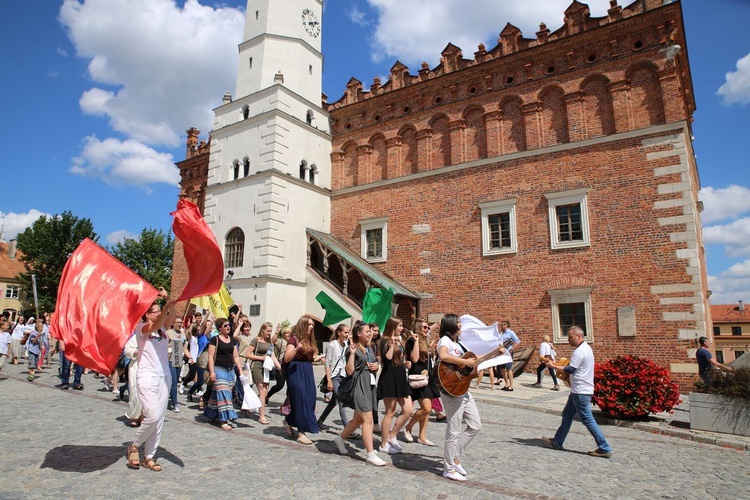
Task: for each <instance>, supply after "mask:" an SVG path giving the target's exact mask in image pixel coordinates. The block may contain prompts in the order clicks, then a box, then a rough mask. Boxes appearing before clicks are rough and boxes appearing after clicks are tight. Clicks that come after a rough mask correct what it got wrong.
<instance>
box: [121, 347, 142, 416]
mask: <svg viewBox="0 0 750 500" xmlns="http://www.w3.org/2000/svg"><path fill="white" fill-rule="evenodd" d="M125 356H127V357H128V358H130V363H128V394H129V396H128V411H127V412H125V416H126V417H127V418H128V420H129V421H130V426H131V427H139V426H140V425H141V421H142V420H143V407H142V406H141V398H140V397H139V396H138V337H137V336H136V335H133V336H132V337H130V339H129V340H128V341H127V342H126V343H125Z"/></svg>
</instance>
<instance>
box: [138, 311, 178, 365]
mask: <svg viewBox="0 0 750 500" xmlns="http://www.w3.org/2000/svg"><path fill="white" fill-rule="evenodd" d="M145 325H146V324H145V323H140V324H139V325H138V326H136V327H135V334H136V337H137V339H138V378H141V377H164V376H166V375H167V374H169V375H170V377H171V373H170V370H169V354H168V353H167V349H168V348H169V338H168V337H167V334H166V333H164V331H163V330H161V332H162V334H161V335H162V336H161V340H158V339H157V336H158V332H159V331H160V330H157V331H156V332H153V333H151V334H150V335H144V334H143V327H144V326H145Z"/></svg>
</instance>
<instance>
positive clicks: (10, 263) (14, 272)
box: [0, 241, 25, 279]
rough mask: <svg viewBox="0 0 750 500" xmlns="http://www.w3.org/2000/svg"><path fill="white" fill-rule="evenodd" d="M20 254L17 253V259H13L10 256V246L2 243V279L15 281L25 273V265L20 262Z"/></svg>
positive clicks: (0, 275)
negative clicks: (19, 275) (20, 274)
mask: <svg viewBox="0 0 750 500" xmlns="http://www.w3.org/2000/svg"><path fill="white" fill-rule="evenodd" d="M19 256H20V252H16V258H15V259H11V258H10V256H9V255H8V244H7V243H5V242H4V241H2V242H0V279H8V278H10V279H15V278H16V276H18V274H19V273H22V272H24V270H25V269H24V267H23V264H22V263H21V261H20V260H18V258H19Z"/></svg>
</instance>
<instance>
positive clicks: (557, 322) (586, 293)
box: [547, 288, 594, 343]
mask: <svg viewBox="0 0 750 500" xmlns="http://www.w3.org/2000/svg"><path fill="white" fill-rule="evenodd" d="M591 290H592V289H591V288H567V289H562V290H547V293H549V295H550V297H551V299H552V300H551V305H552V333H553V339H554V340H553V341H554V342H558V343H565V342H567V341H568V329H569V328H570V327H571V326H580V327H581V328H582V329H583V333H584V339H586V341H587V342H593V341H594V335H593V330H592V324H593V321H592V315H591V310H592V309H591Z"/></svg>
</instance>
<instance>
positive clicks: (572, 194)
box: [544, 188, 591, 250]
mask: <svg viewBox="0 0 750 500" xmlns="http://www.w3.org/2000/svg"><path fill="white" fill-rule="evenodd" d="M587 193H588V188H582V189H574V190H572V191H561V192H557V193H545V195H544V196H545V198H547V203H548V206H549V231H550V246H551V248H552V249H553V250H557V249H562V248H575V247H584V246H589V245H590V244H591V241H590V239H589V221H588V205H587V203H588V202H587Z"/></svg>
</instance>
